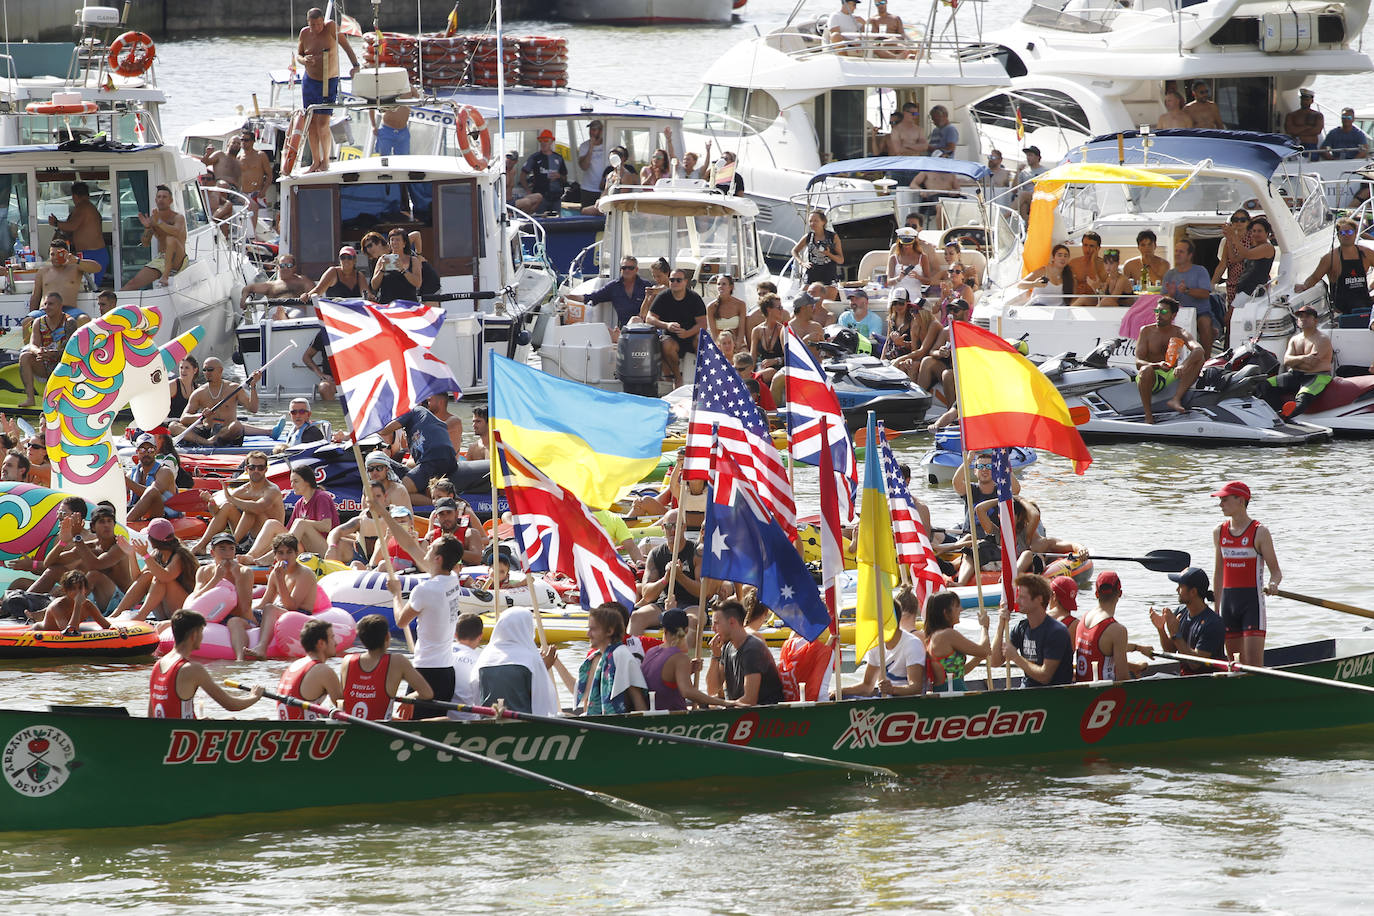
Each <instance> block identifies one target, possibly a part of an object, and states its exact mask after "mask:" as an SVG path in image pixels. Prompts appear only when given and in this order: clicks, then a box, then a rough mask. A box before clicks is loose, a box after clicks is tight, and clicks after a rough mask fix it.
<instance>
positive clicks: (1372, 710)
mask: <svg viewBox="0 0 1374 916" xmlns="http://www.w3.org/2000/svg"><path fill="white" fill-rule="evenodd" d="M1266 660H1267V662H1268V663H1269V664H1271V665H1283V664H1287V665H1291V669H1292V670H1295V671H1299V672H1301V673H1304V674H1311V675H1316V676H1319V677H1325V678H1333V679H1335V680H1338V681H1341V682H1345V683H1360V684H1366V685H1371V684H1374V641H1371V640H1369V639H1364V638H1359V639H1350V640H1324V641H1321V642H1317V643H1309V644H1306V645H1302V646H1294V647H1290V648H1288V649H1280V650H1273V651H1271V652H1270V653H1269V654H1268V657H1267V659H1266ZM89 712H90V711H89V710H88V711H87V713H88V714H86V715H76V714H72V713H70V712H53V713H43V712H29V711H17V710H0V759H3V762H4V770H3V774H4V778H5V779H6V781H7V782H8V783H9V786H10V789H11V791H12V793H13V794H8V793H7V795H8V803H7V804H6V805H4V806H3V807H0V830H49V829H55V830H61V829H71V828H83V827H116V826H130V825H140V824H158V823H169V822H173V821H180V820H186V819H190V818H200V817H209V816H215V815H223V814H236V813H251V812H271V811H284V810H289V809H297V808H301V807H307V806H312V804H318V805H321V806H324V805H337V804H341V803H345V802H347V801H348V800H350V799H358V798H359V793H358V791H357V790H358V785H359V782H358V781H359V779H360V778H365V779H369V780H373V781H374V782H373V785H376V786H385V789H383V790H379V791H377V792H375V793H368V796H369V797H368V798H367V799H366V800H367V801H368V802H370V803H376V802H380V801H386V802H388V803H398V802H407V801H421V800H425V799H436V798H442V797H448V796H455V795H464V794H484V795H488V794H500V793H519V794H526V793H528V792H530V791H531V790H533V789H536V788H540V789H542V786H536V785H535V784H533V783H530V782H528V781H526V780H524V779H521V778H518V777H515V776H511V775H508V774H506V773H503V772H500V771H497V770H495V769H484V768H479V767H478V766H476V765H474V764H472V763H467V762H461V761H458V760H455V759H453V758H452V757H450V756H448V755H445V754H441V753H436V752H435V751H432V750H429V749H427V748H420V747H417V746H416V745H415V744H413V743H407V742H406V741H404V740H401V739H398V738H396V737H394V736H392V735H387V734H381V733H378V732H374V731H372V730H369V729H366V728H362V727H359V726H349V725H346V726H339V725H336V724H331V723H322V722H283V721H268V720H254V721H246V720H238V721H234V720H161V719H145V718H127V717H123V716H118V717H116V716H99V715H94V716H93V715H90V714H89ZM121 712H122V711H121ZM605 721H612V722H615V723H616V724H620V725H625V726H628V727H631V728H634V729H638V730H641V731H643V735H642V736H622V735H609V734H603V733H596V732H587V731H584V730H580V729H578V728H576V726H575V723H573V724H567V725H545V724H539V723H529V722H505V721H499V722H498V721H477V722H456V721H450V722H432V723H397V724H396V727H397V728H400V729H402V730H404V731H406V732H410V733H414V734H421V735H425V736H428V737H431V738H436V739H438V740H441V741H444V742H447V743H450V744H455V745H457V746H459V747H461V748H463V749H465V750H468V751H471V752H473V753H477V754H481V755H483V756H487V757H491V758H493V759H499V760H505V761H508V762H511V763H514V764H516V765H517V766H521V767H525V768H527V769H531V770H535V771H537V772H539V773H543V774H545V775H549V776H555V777H558V778H560V779H563V780H566V781H568V782H572V783H574V784H577V785H583V786H592V787H598V788H607V789H619V790H622V791H623V790H625V789H627V788H628V789H633V787H635V786H645V785H650V784H660V783H664V782H677V781H690V780H716V781H717V782H716V783H715V784H716V785H719V784H720V781H721V780H725V781H726V782H727V784H729V785H741V784H745V783H743V782H742V781H746V780H749V779H754V778H770V779H776V778H777V777H779V776H782V775H785V774H789V773H793V772H796V771H798V770H800V769H802V768H803V765H802V764H799V763H796V762H793V761H789V760H778V759H773V758H765V757H761V756H755V755H749V754H742V753H737V752H728V751H725V750H724V749H715V748H704V747H695V746H686V745H680V744H671V743H668V742H665V741H662V740H661V739H656V738H655V737H654V733H655V732H659V733H666V732H672V733H677V734H690V735H692V736H696V737H701V738H706V739H709V740H713V741H718V742H729V743H733V744H740V745H748V746H752V747H763V748H771V749H774V750H785V751H800V752H805V753H812V754H822V755H825V756H827V757H831V758H838V759H842V760H848V761H855V762H862V763H869V764H878V765H883V766H890V767H895V768H899V769H913V768H918V767H922V766H925V765H928V764H932V763H938V762H942V761H966V760H977V761H984V760H987V761H992V760H996V759H1006V758H1010V759H1015V760H1018V761H1020V760H1024V759H1025V758H1027V757H1032V756H1040V755H1065V754H1068V755H1075V756H1079V755H1091V756H1102V755H1104V754H1113V753H1116V752H1123V753H1124V752H1126V751H1128V750H1129V749H1131V748H1151V749H1153V748H1157V747H1158V746H1159V745H1161V744H1162V743H1165V742H1189V741H1201V742H1206V743H1207V744H1208V746H1209V747H1210V748H1212V750H1210V751H1209V752H1208V756H1210V755H1211V754H1212V753H1215V745H1216V743H1217V742H1218V741H1225V740H1226V739H1231V738H1236V737H1239V736H1251V735H1268V734H1271V733H1281V732H1297V731H1302V732H1310V731H1313V730H1319V729H1332V728H1342V727H1349V726H1367V725H1370V724H1374V705H1371V704H1370V703H1369V702H1368V697H1367V696H1363V695H1361V694H1360V693H1357V692H1355V691H1347V690H1341V689H1337V688H1333V687H1328V686H1325V685H1317V684H1309V683H1301V682H1293V681H1289V680H1282V679H1279V678H1275V677H1269V676H1261V675H1243V674H1220V675H1215V676H1210V677H1193V678H1170V677H1159V678H1149V679H1145V680H1137V681H1130V682H1127V683H1122V684H1111V683H1106V682H1100V683H1094V684H1082V685H1074V686H1068V687H1060V688H1052V689H1047V690H1009V691H992V692H984V693H965V694H956V695H950V696H932V695H927V696H924V697H892V698H882V699H880V698H874V699H861V700H853V701H845V702H843V703H817V704H811V703H799V704H785V705H781V706H774V707H760V708H753V709H730V710H713V711H709V712H693V713H674V714H667V713H660V714H649V715H630V716H620V717H606V719H605ZM631 761H632V762H631ZM130 773H134V774H137V775H138V776H139V777H140V779H141V780H142V781H143V782H144V783H145V784H148V785H155V786H157V787H158V789H157V791H156V792H119V791H114V792H112V791H110V788H109V787H110V786H112V785H118V784H120V780H121V779H123V778H124V777H127V776H128V775H129V774H130ZM307 785H308V786H309V787H310V791H309V792H302V788H303V787H305V786H307ZM209 787H213V788H209ZM630 794H633V792H631V793H630Z"/></svg>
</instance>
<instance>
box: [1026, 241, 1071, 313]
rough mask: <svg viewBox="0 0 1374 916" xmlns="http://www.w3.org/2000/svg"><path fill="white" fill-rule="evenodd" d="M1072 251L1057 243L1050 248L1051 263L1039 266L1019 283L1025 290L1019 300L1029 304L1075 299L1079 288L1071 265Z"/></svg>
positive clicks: (1058, 302)
mask: <svg viewBox="0 0 1374 916" xmlns="http://www.w3.org/2000/svg"><path fill="white" fill-rule="evenodd" d="M1070 256H1071V252H1070V251H1069V246H1068V245H1062V244H1061V245H1055V246H1054V248H1052V249H1051V250H1050V263H1048V264H1046V265H1045V266H1044V267H1037V268H1036V269H1035V270H1033V271H1031V272H1030V273H1029V274H1027V275H1026V277H1025V279H1023V280H1021V281H1020V282H1019V283H1018V284H1017V285H1018V286H1020V287H1021V289H1023V290H1025V292H1024V293H1023V294H1022V296H1023V297H1024V298H1022V297H1018V300H1017V301H1018V302H1024V303H1025V304H1027V305H1067V304H1068V303H1070V302H1072V301H1073V294H1074V291H1075V290H1076V289H1077V284H1076V282H1075V280H1076V278H1075V277H1074V275H1073V268H1071V267H1069V258H1070Z"/></svg>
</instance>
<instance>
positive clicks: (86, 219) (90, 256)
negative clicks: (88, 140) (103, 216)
mask: <svg viewBox="0 0 1374 916" xmlns="http://www.w3.org/2000/svg"><path fill="white" fill-rule="evenodd" d="M100 223H101V221H100V211H99V210H97V209H96V206H95V204H93V203H91V187H90V185H88V184H86V182H84V181H74V182H72V209H71V212H69V213H68V214H67V218H66V219H65V220H61V219H58V218H57V217H56V215H54V216H49V217H48V225H50V226H56V227H57V228H58V229H59V230H60V231H61V232H63V233H65V234H66V236H67V239H68V240H69V241H68V244H69V246H70V247H72V248H74V249H76V250H77V251H78V252H80V253H81V258H82V259H83V260H87V261H94V262H95V263H96V265H97V266H98V267H99V268H100V269H99V270H97V271H96V272H95V285H96V286H99V285H100V281H101V280H103V279H105V272H106V271H107V270H109V269H110V252H109V250H108V249H107V248H106V247H105V234H104V233H103V232H101V231H100ZM64 298H65V297H64ZM68 301H70V302H75V301H76V299H75V298H73V299H70V300H68Z"/></svg>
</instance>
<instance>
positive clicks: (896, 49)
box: [864, 0, 920, 60]
mask: <svg viewBox="0 0 1374 916" xmlns="http://www.w3.org/2000/svg"><path fill="white" fill-rule="evenodd" d="M873 5H874V6H876V7H877V8H878V12H877V15H875V16H873V17H871V18H870V19H869V20H868V22H866V23H865V24H864V31H865V32H867V33H869V34H871V35H876V36H877V37H878V40H879V41H882V42H885V43H890V44H885V45H884V46H880V47H877V48H874V49H873V56H874V57H882V58H887V59H889V60H904V59H908V58H914V57H919V56H920V53H919V52H918V51H917V50H916V49H915V48H912V47H910V46H909V43H908V42H907V38H906V27H905V26H903V25H902V17H900V16H897V15H894V14H892V13H889V12H888V11H887V0H873Z"/></svg>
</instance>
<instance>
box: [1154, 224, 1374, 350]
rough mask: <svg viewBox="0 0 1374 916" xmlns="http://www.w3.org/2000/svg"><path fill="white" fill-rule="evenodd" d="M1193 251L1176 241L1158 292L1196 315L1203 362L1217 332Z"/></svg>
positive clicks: (1204, 276)
mask: <svg viewBox="0 0 1374 916" xmlns="http://www.w3.org/2000/svg"><path fill="white" fill-rule="evenodd" d="M1196 250H1197V246H1196V245H1194V244H1193V241H1192V240H1191V239H1179V240H1178V244H1176V245H1174V266H1173V267H1171V268H1169V269H1168V270H1166V271H1165V272H1164V277H1163V279H1162V281H1161V283H1160V290H1161V291H1162V292H1163V293H1164V295H1165V296H1170V297H1173V298H1174V299H1177V300H1178V303H1179V306H1180V307H1182V306H1188V307H1190V308H1192V309H1194V310H1195V311H1196V312H1197V317H1196V319H1195V320H1196V321H1197V337H1198V342H1199V343H1200V344H1202V352H1203V358H1204V359H1205V358H1206V357H1208V356H1211V355H1212V344H1213V343H1215V342H1216V339H1217V330H1218V329H1217V322H1216V321H1215V320H1214V319H1213V318H1212V301H1211V299H1212V277H1211V275H1210V274H1209V273H1208V272H1207V268H1205V267H1203V266H1201V265H1200V264H1194V263H1193V253H1194V252H1195V251H1196ZM1371 255H1374V252H1371Z"/></svg>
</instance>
